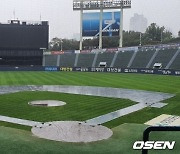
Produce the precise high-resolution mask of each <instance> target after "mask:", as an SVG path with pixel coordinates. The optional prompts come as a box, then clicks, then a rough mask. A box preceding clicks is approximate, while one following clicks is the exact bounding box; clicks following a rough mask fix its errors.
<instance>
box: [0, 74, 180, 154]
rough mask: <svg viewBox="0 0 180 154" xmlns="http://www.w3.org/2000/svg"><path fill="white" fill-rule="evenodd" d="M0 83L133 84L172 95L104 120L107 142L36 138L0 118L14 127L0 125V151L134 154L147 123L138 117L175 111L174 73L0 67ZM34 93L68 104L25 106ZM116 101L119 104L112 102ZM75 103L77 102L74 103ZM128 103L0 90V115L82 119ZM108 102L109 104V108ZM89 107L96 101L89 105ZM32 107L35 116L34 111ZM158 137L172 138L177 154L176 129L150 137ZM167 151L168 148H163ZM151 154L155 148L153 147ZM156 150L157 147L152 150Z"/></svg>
mask: <svg viewBox="0 0 180 154" xmlns="http://www.w3.org/2000/svg"><path fill="white" fill-rule="evenodd" d="M0 85H81V86H85V85H86V86H101V87H116V88H128V89H139V90H149V91H158V92H167V93H172V94H176V96H175V97H173V98H171V99H168V100H165V101H164V102H165V103H168V105H167V106H165V107H163V108H161V109H157V108H145V109H143V110H140V111H137V112H135V113H131V114H129V115H127V116H124V117H121V118H118V119H116V120H113V121H111V122H107V123H105V124H104V125H105V126H107V127H109V128H112V130H113V132H114V135H113V137H112V138H110V139H109V140H107V141H102V142H96V143H91V144H70V143H68V144H67V143H62V142H52V141H47V140H43V139H38V138H35V137H33V136H32V135H31V133H30V132H29V131H24V130H22V129H27V128H24V127H23V128H22V127H21V126H18V125H12V124H8V123H3V122H0V125H1V126H8V127H15V128H19V129H12V128H4V127H0V143H3V144H0V152H1V153H3V152H6V151H9V153H11V152H13V153H14V152H15V153H24V152H25V153H73V154H74V153H112V154H116V153H118V154H119V153H120V154H124V153H125V154H126V153H127V154H131V153H133V154H134V153H135V154H136V153H140V151H133V150H132V145H133V143H134V142H135V141H136V140H142V132H143V131H144V129H145V128H146V127H147V126H145V125H143V123H144V122H146V121H148V120H150V119H152V118H154V117H156V116H159V115H161V114H172V115H179V116H180V77H176V76H160V75H142V74H116V73H82V72H0ZM34 98H35V99H57V100H62V99H63V100H62V101H65V102H67V103H68V104H67V106H64V107H61V108H57V109H56V108H54V109H53V108H52V109H50V110H49V109H46V108H37V109H35V107H30V106H28V105H27V101H28V100H34ZM85 100H87V101H85ZM124 101H127V103H125V104H123V102H124ZM103 102H107V103H105V106H103V107H102V103H103ZM108 102H109V103H108ZM114 102H115V103H114ZM119 102H120V104H118V103H119ZM76 103H78V105H77V106H76ZM113 103H114V104H113ZM121 103H122V104H121ZM128 103H130V104H131V103H132V102H129V101H128V100H123V101H122V100H121V99H115V98H100V97H94V96H93V97H92V96H82V95H71V94H60V93H58V94H57V93H51V94H50V93H48V92H38V93H36V92H21V93H16V94H7V95H2V96H1V95H0V115H7V116H13V117H21V118H24V119H34V120H37V121H44V120H45V117H47V119H48V120H54V119H55V120H61V119H62V120H69V119H72V120H81V119H82V120H86V119H88V118H91V117H96V116H98V115H101V114H104V113H108V112H109V111H113V110H116V109H117V108H118V109H120V108H121V107H124V106H126V105H127V106H128V105H130V104H128ZM109 104H113V105H112V107H111V105H109ZM117 104H118V105H117ZM16 105H18V106H16ZM69 105H70V106H71V107H70V106H69ZM123 105H124V106H123ZM8 106H9V107H8ZM92 106H93V107H92ZM94 106H97V108H96V109H95V110H94ZM30 108H32V109H30ZM92 108H93V109H92ZM40 110H43V111H40ZM76 111H78V112H76ZM37 112H38V113H39V114H40V116H37ZM57 113H58V114H57ZM80 113H81V114H80ZM124 123H131V124H124ZM133 123H136V124H133ZM137 123H138V124H137ZM18 131H19V133H18ZM16 132H17V133H16ZM162 136H164V137H165V139H167V140H168V139H172V140H173V139H174V140H176V141H177V142H178V144H177V145H176V149H175V150H174V151H173V153H177V154H178V153H179V151H180V144H179V143H180V136H178V134H177V133H176V134H175V135H174V134H173V133H170V132H169V134H167V133H166V134H155V135H154V136H152V137H153V138H152V139H154V138H155V139H156V138H157V139H163V138H162ZM6 147H7V149H6ZM168 152H169V151H166V152H165V153H168ZM153 153H157V151H155V152H153ZM158 153H161V152H160V151H158ZM162 153H164V152H162Z"/></svg>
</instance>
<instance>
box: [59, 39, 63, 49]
mask: <svg viewBox="0 0 180 154" xmlns="http://www.w3.org/2000/svg"><path fill="white" fill-rule="evenodd" d="M60 43H61V51H62V49H63V40H62V39H61V41H60Z"/></svg>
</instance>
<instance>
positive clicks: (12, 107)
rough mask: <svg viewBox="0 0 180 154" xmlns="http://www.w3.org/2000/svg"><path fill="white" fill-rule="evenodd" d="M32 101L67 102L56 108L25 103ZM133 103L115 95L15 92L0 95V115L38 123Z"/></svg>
mask: <svg viewBox="0 0 180 154" xmlns="http://www.w3.org/2000/svg"><path fill="white" fill-rule="evenodd" d="M34 100H60V101H63V102H66V103H67V104H66V105H64V106H60V107H36V106H31V105H29V104H28V102H30V101H34ZM133 104H135V102H132V101H130V100H126V99H118V98H116V99H114V98H106V97H98V96H84V95H75V94H65V93H54V92H19V93H13V94H6V95H0V115H4V116H9V117H15V118H21V119H26V120H34V121H40V122H48V121H61V120H72V121H73V120H78V121H85V120H88V119H91V118H94V117H97V116H100V115H103V114H107V113H109V112H112V111H116V110H118V109H121V108H125V107H127V106H131V105H133ZM9 111H10V112H9Z"/></svg>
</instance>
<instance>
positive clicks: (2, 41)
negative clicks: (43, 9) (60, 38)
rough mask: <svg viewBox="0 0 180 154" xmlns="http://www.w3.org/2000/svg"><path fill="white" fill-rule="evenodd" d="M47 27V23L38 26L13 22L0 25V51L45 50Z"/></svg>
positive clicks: (47, 36) (43, 22)
mask: <svg viewBox="0 0 180 154" xmlns="http://www.w3.org/2000/svg"><path fill="white" fill-rule="evenodd" d="M48 41H49V25H48V22H47V21H42V22H41V23H39V24H27V23H26V22H22V23H20V21H18V22H13V21H11V23H9V24H0V50H15V49H28V50H31V49H33V50H35V49H36V50H38V49H42V48H43V49H47V48H48Z"/></svg>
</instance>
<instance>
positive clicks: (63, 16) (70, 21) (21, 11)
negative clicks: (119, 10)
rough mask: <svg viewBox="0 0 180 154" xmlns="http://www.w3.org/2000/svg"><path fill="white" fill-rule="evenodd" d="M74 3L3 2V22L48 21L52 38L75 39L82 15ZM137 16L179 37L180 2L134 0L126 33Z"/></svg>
mask: <svg viewBox="0 0 180 154" xmlns="http://www.w3.org/2000/svg"><path fill="white" fill-rule="evenodd" d="M72 2H73V0H0V22H7V20H9V19H13V17H14V15H13V12H15V16H16V18H18V19H20V20H33V21H39V20H40V16H41V19H42V20H48V21H49V23H50V38H53V37H56V36H57V37H60V38H72V37H73V34H75V33H79V23H80V22H79V12H78V11H73V9H72ZM134 13H138V14H143V15H144V16H145V17H146V18H147V19H148V24H150V23H152V22H155V23H157V24H158V25H159V26H163V25H164V26H165V27H166V28H167V29H168V30H170V31H171V32H173V34H174V35H175V36H177V33H178V31H179V30H180V0H132V8H131V9H127V10H125V11H124V29H125V30H129V21H130V18H131V17H132V16H133V15H134Z"/></svg>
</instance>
